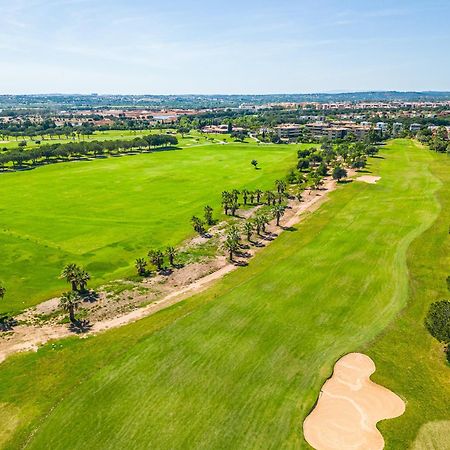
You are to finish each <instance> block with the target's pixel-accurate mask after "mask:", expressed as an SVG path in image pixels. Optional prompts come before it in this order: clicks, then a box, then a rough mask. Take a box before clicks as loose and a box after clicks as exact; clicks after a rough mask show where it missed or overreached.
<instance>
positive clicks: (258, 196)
mask: <svg viewBox="0 0 450 450" xmlns="http://www.w3.org/2000/svg"><path fill="white" fill-rule="evenodd" d="M262 194H263V191H261V189H256V191H255V195H256V202H257V203H259V202H260V200H261V195H262Z"/></svg>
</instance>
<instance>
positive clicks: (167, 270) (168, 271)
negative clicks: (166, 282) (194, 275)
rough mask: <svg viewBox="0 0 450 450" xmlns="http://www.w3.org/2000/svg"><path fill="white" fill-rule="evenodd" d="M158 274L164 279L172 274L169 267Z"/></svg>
mask: <svg viewBox="0 0 450 450" xmlns="http://www.w3.org/2000/svg"><path fill="white" fill-rule="evenodd" d="M158 273H159V274H160V275H162V276H164V277H168V276H169V275H172V274H173V270H172V269H171V268H170V267H164V268H162V269H161V270H160V271H158Z"/></svg>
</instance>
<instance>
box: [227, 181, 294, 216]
mask: <svg viewBox="0 0 450 450" xmlns="http://www.w3.org/2000/svg"><path fill="white" fill-rule="evenodd" d="M275 188H276V190H275V191H272V190H266V191H262V190H261V189H255V190H248V189H243V190H242V191H239V190H237V189H233V190H232V191H223V192H222V207H223V211H224V213H225V215H228V214H229V215H231V216H235V215H236V211H237V210H238V209H239V207H240V206H241V204H242V205H244V206H247V205H261V204H266V205H267V206H270V205H272V206H274V205H276V204H277V203H278V204H279V205H280V204H281V203H282V202H283V200H284V199H285V197H286V195H287V193H286V189H287V183H286V181H284V180H276V181H275ZM241 201H242V203H241Z"/></svg>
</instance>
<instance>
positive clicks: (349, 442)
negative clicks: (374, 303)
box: [303, 353, 405, 450]
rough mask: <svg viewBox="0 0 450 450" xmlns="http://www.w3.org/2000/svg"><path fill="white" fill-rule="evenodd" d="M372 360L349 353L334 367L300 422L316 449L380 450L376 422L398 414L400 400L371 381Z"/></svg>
mask: <svg viewBox="0 0 450 450" xmlns="http://www.w3.org/2000/svg"><path fill="white" fill-rule="evenodd" d="M374 372H375V364H374V362H373V361H372V360H371V359H370V358H369V357H368V356H366V355H363V354H361V353H349V354H348V355H345V356H344V357H342V358H341V359H340V360H339V361H338V362H337V363H336V365H335V366H334V372H333V376H332V377H331V378H330V379H329V380H328V381H327V382H326V383H325V384H324V385H323V388H322V391H321V393H320V396H319V400H318V402H317V405H316V407H315V408H314V410H313V411H312V412H311V414H310V415H309V416H308V417H307V418H306V419H305V421H304V423H303V432H304V436H305V439H306V440H307V442H308V443H309V444H310V445H311V446H312V447H314V448H315V449H316V450H343V449H346V450H379V449H382V448H383V447H384V439H383V436H382V435H381V433H380V432H379V431H378V429H377V427H376V424H377V422H379V421H380V420H383V419H392V418H394V417H398V416H401V415H402V414H403V413H404V411H405V403H404V402H403V400H402V399H401V398H400V397H399V396H397V395H396V394H394V393H393V392H391V391H390V390H389V389H386V388H384V387H383V386H380V385H378V384H376V383H374V382H373V381H371V380H370V375H371V374H372V373H374Z"/></svg>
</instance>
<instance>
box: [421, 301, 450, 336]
mask: <svg viewBox="0 0 450 450" xmlns="http://www.w3.org/2000/svg"><path fill="white" fill-rule="evenodd" d="M425 326H426V327H427V329H428V331H429V332H430V334H431V335H432V336H433V337H434V338H435V339H437V340H438V341H439V342H443V343H444V344H450V302H449V301H448V300H441V301H439V302H435V303H432V304H431V305H430V309H429V310H428V314H427V317H426V318H425Z"/></svg>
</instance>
